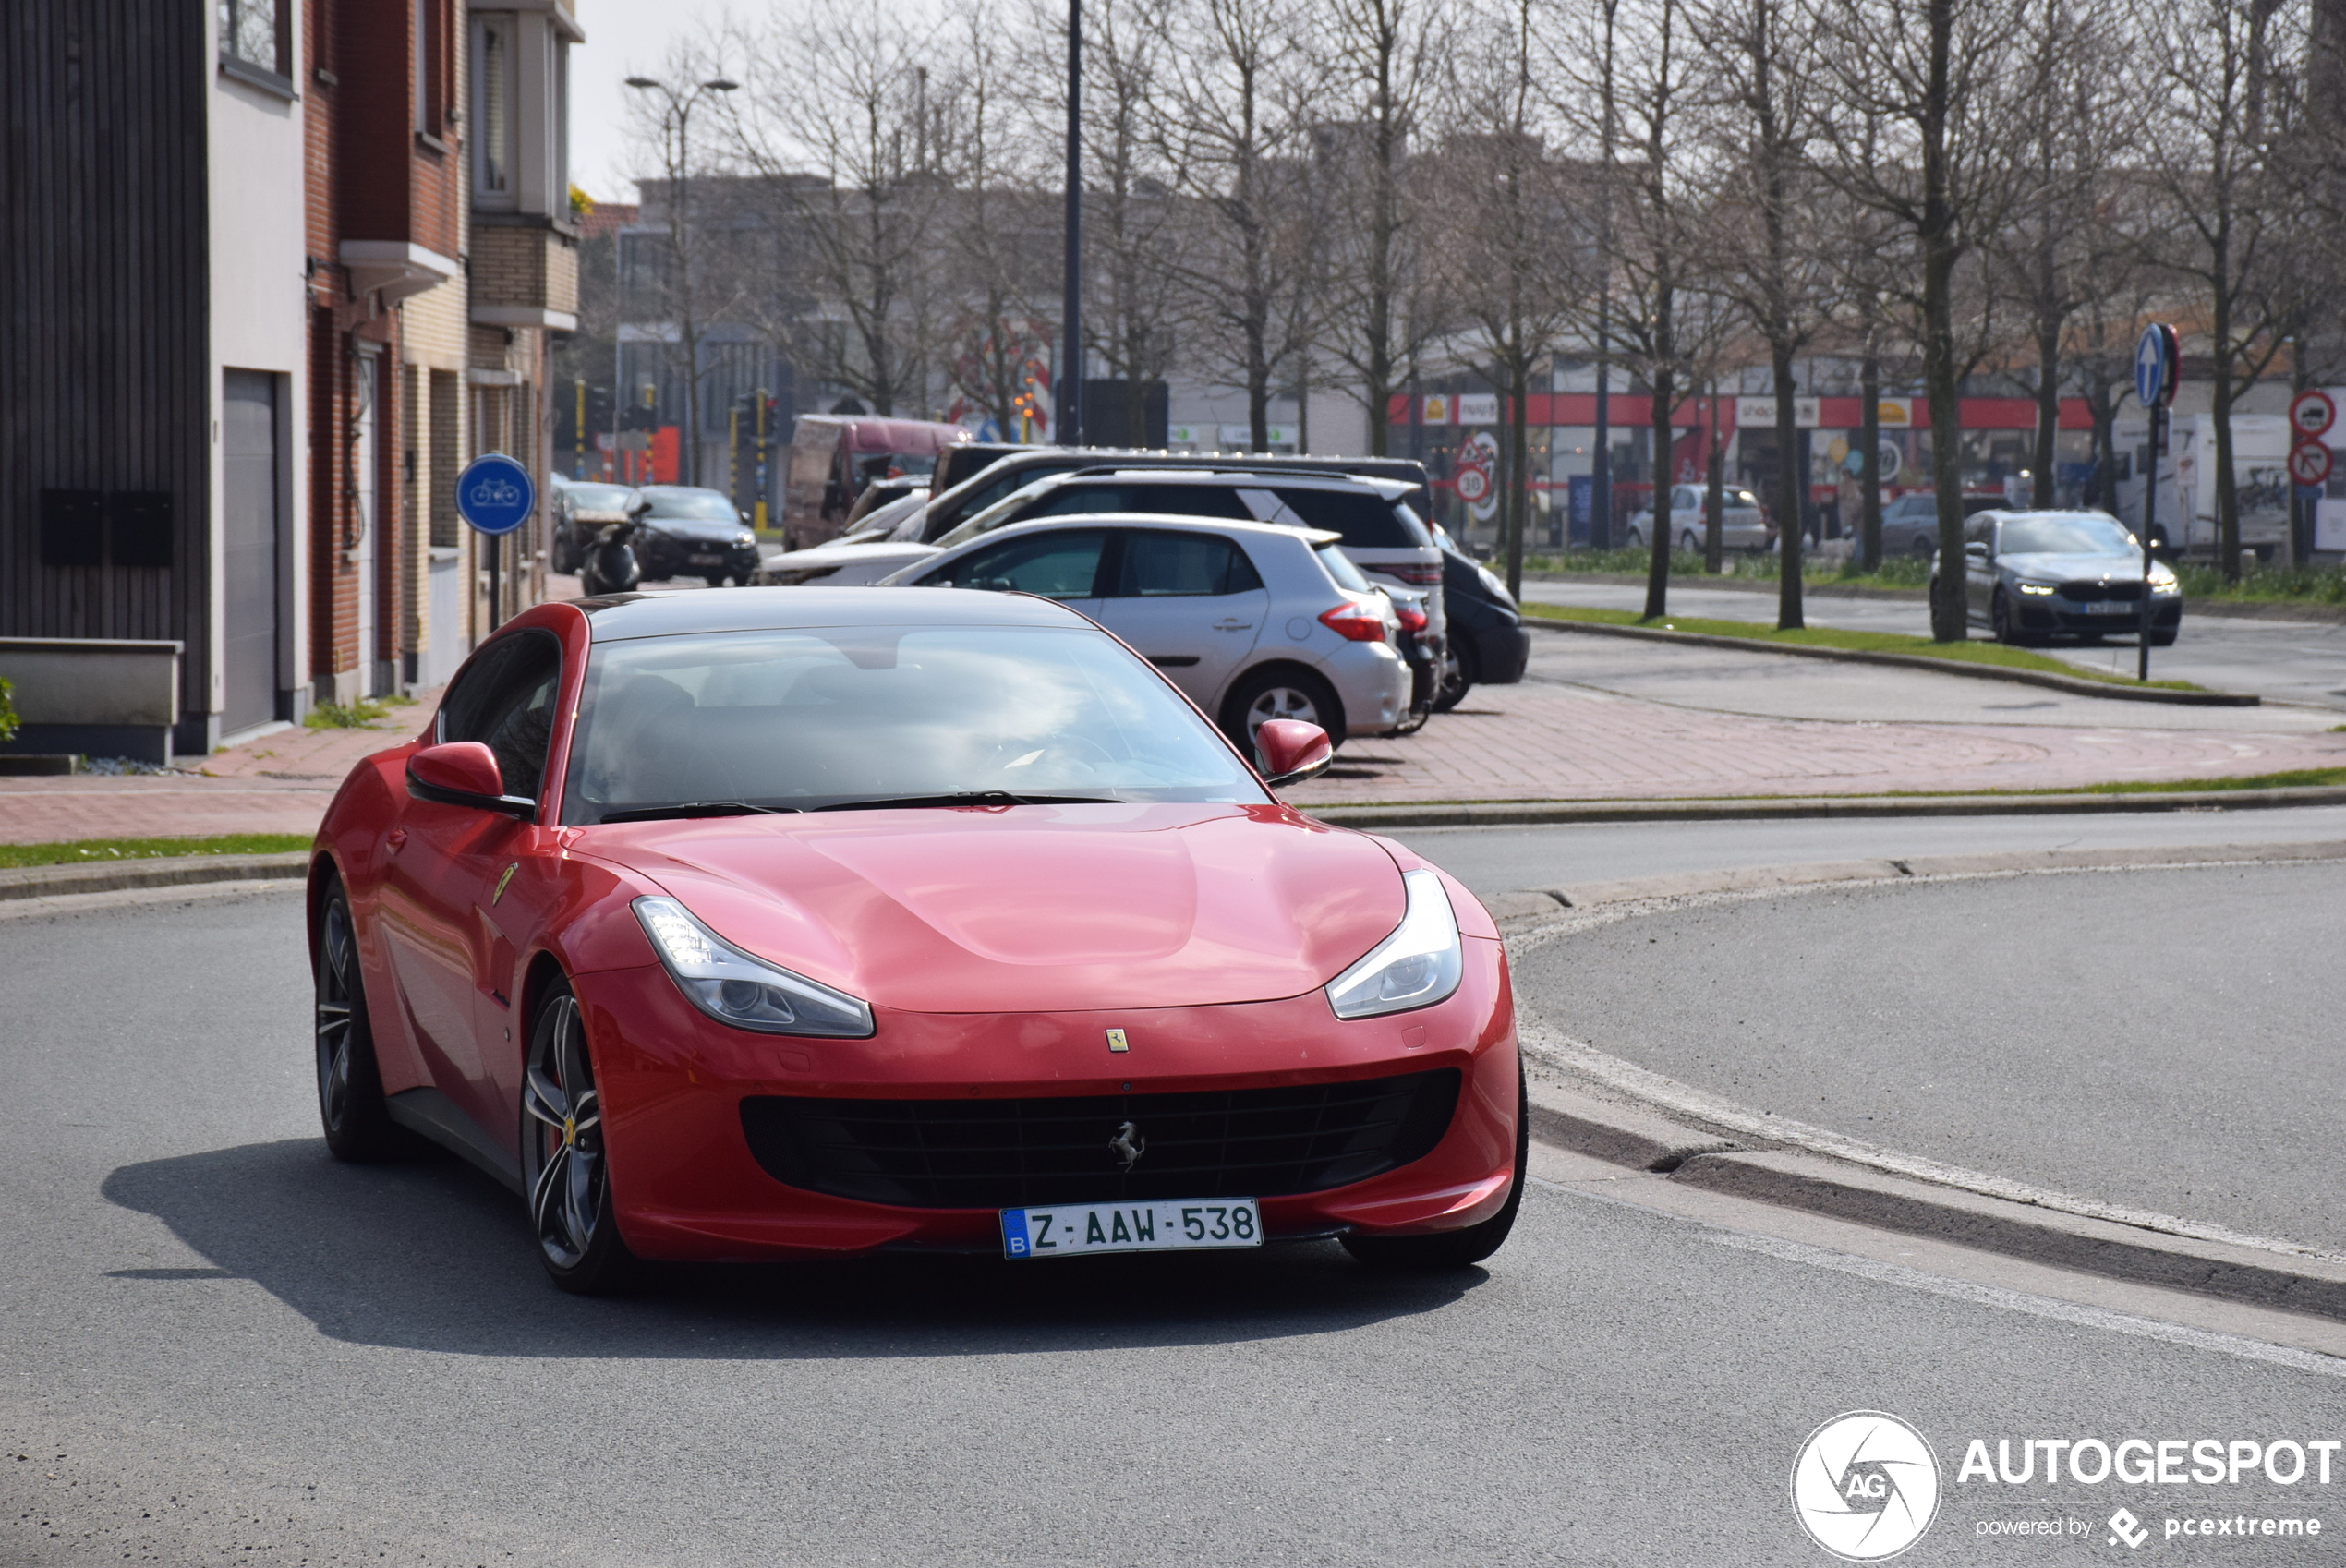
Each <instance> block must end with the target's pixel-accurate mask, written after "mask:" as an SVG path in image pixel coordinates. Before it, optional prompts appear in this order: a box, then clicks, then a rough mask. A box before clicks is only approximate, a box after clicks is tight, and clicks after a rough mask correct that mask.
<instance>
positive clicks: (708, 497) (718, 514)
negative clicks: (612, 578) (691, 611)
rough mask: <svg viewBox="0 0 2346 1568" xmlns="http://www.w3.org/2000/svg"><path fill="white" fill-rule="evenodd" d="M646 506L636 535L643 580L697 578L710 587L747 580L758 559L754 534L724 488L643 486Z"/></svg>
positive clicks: (660, 581) (663, 580)
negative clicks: (730, 581) (641, 523)
mask: <svg viewBox="0 0 2346 1568" xmlns="http://www.w3.org/2000/svg"><path fill="white" fill-rule="evenodd" d="M642 495H643V498H644V500H645V501H647V502H649V503H650V505H649V506H648V508H647V511H646V513H645V516H644V519H643V525H642V527H641V528H640V529H639V530H638V531H637V533H636V536H635V554H636V555H637V557H638V558H640V559H641V560H642V561H643V564H644V579H645V581H647V582H653V583H664V582H667V581H668V580H669V579H670V578H671V577H698V578H700V579H702V580H703V581H704V582H706V583H707V585H709V586H710V587H712V588H720V587H723V586H724V585H725V583H726V581H727V580H728V579H731V580H732V581H733V582H735V583H746V582H748V581H749V580H750V576H751V574H752V573H756V570H757V564H758V556H757V535H756V533H754V532H753V531H752V530H751V528H750V526H749V520H748V519H747V518H745V517H744V516H743V515H742V514H741V513H740V512H739V510H737V509H736V508H735V507H734V505H733V502H732V498H731V497H729V496H727V495H726V494H725V492H724V491H722V490H707V489H701V488H697V487H695V486H691V485H646V486H644V487H643V489H642Z"/></svg>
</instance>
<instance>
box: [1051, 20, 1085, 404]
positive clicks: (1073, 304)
mask: <svg viewBox="0 0 2346 1568" xmlns="http://www.w3.org/2000/svg"><path fill="white" fill-rule="evenodd" d="M1066 283H1067V294H1066V297H1065V299H1064V300H1063V301H1062V302H1061V306H1060V311H1061V314H1062V315H1063V316H1064V317H1065V318H1066V323H1067V326H1066V336H1067V346H1066V348H1065V349H1064V350H1062V351H1061V353H1060V356H1059V378H1058V416H1057V418H1056V419H1055V420H1054V424H1055V426H1056V427H1057V428H1056V429H1055V430H1054V431H1053V435H1054V436H1055V437H1056V438H1057V440H1058V444H1059V445H1061V446H1081V445H1082V444H1083V0H1067V277H1066Z"/></svg>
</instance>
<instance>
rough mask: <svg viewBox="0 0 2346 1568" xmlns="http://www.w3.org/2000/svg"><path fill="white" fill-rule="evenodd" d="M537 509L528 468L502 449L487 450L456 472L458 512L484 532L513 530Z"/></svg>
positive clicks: (508, 532) (536, 493)
mask: <svg viewBox="0 0 2346 1568" xmlns="http://www.w3.org/2000/svg"><path fill="white" fill-rule="evenodd" d="M537 509H538V487H537V486H536V485H535V484H534V483H532V482H531V480H530V477H529V470H528V469H526V468H525V467H523V466H522V465H521V464H519V463H517V462H515V461H514V459H512V458H510V457H507V456H506V455H505V454H504V453H503V452H484V453H482V454H481V455H480V456H478V457H476V458H474V459H473V460H472V461H471V462H470V463H467V464H465V471H464V472H463V473H461V474H459V475H457V476H456V514H457V515H458V516H460V517H462V518H463V519H464V520H465V521H466V523H468V524H470V525H472V526H473V527H474V528H475V529H477V530H478V531H479V532H481V533H484V534H510V533H512V532H513V531H514V529H516V528H518V527H520V526H521V525H523V524H524V523H526V522H527V521H528V520H529V514H530V513H532V512H534V511H536V510H537Z"/></svg>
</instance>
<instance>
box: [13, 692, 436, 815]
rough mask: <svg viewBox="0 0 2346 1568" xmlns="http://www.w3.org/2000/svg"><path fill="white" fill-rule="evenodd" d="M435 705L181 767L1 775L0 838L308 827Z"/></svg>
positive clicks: (429, 696)
mask: <svg viewBox="0 0 2346 1568" xmlns="http://www.w3.org/2000/svg"><path fill="white" fill-rule="evenodd" d="M439 705H440V690H439V688H437V687H434V688H433V689H432V690H430V691H429V692H424V693H421V694H418V695H417V699H416V701H415V702H414V703H413V704H408V705H403V706H397V707H394V708H393V709H392V710H391V712H390V714H389V715H387V716H386V717H384V718H381V719H378V720H376V721H375V722H374V723H373V724H370V725H369V726H367V727H366V728H364V729H359V730H307V729H303V728H301V727H300V726H297V725H296V727H294V728H293V729H290V730H279V731H277V732H276V733H275V734H273V735H264V736H262V737H260V739H259V740H257V741H251V742H247V743H245V744H244V745H241V746H238V747H236V748H235V749H234V750H232V751H224V752H215V753H213V754H212V755H210V756H208V757H188V758H186V759H184V760H183V761H182V762H181V764H180V766H181V768H182V769H183V770H185V771H181V772H175V773H169V774H158V775H145V776H139V777H135V778H93V777H90V776H87V775H75V776H73V777H69V778H0V843H5V844H42V843H51V842H55V841H57V840H70V839H75V838H166V837H173V836H177V835H187V836H190V837H204V838H209V837H211V836H212V835H215V834H223V833H299V834H308V833H314V832H316V831H317V828H318V820H319V818H320V817H321V816H323V815H324V814H325V811H326V802H328V801H330V800H332V799H333V793H334V790H335V789H336V788H337V787H339V786H340V785H341V783H342V781H343V778H344V776H345V775H346V774H347V773H349V771H350V770H351V768H352V767H353V766H356V765H357V762H358V760H359V759H360V758H361V757H364V756H366V755H367V754H369V753H371V752H379V751H381V750H383V749H384V748H385V747H387V746H395V745H398V744H399V743H400V742H404V741H405V740H406V739H408V737H410V736H412V735H414V734H415V733H416V732H417V730H421V729H422V728H423V726H424V722H425V720H427V719H428V718H430V717H431V714H432V711H433V710H434V709H435V708H437V707H438V706H439Z"/></svg>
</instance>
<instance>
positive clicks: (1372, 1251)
mask: <svg viewBox="0 0 2346 1568" xmlns="http://www.w3.org/2000/svg"><path fill="white" fill-rule="evenodd" d="M1515 1097H1516V1111H1515V1180H1514V1182H1513V1183H1512V1184H1510V1185H1509V1187H1508V1188H1507V1200H1506V1204H1505V1205H1504V1206H1503V1207H1502V1208H1501V1209H1500V1210H1499V1212H1497V1213H1495V1214H1493V1215H1492V1216H1491V1217H1490V1218H1489V1219H1487V1220H1484V1221H1483V1222H1481V1224H1471V1225H1469V1226H1467V1227H1466V1228H1465V1229H1464V1230H1445V1231H1437V1232H1435V1233H1434V1234H1433V1235H1432V1236H1360V1235H1358V1234H1351V1233H1348V1234H1347V1235H1345V1236H1342V1237H1340V1238H1339V1239H1340V1240H1342V1242H1343V1243H1344V1249H1345V1250H1346V1251H1347V1252H1349V1253H1351V1254H1352V1256H1353V1257H1354V1258H1355V1259H1357V1260H1360V1262H1362V1263H1365V1264H1367V1265H1368V1266H1369V1267H1370V1268H1373V1269H1394V1270H1402V1269H1409V1270H1421V1271H1425V1270H1436V1269H1464V1268H1470V1267H1472V1266H1473V1265H1474V1264H1476V1263H1480V1262H1481V1261H1482V1260H1484V1259H1486V1258H1488V1257H1490V1256H1491V1254H1493V1252H1496V1251H1497V1250H1498V1249H1499V1248H1502V1247H1504V1246H1506V1239H1507V1233H1508V1232H1510V1231H1512V1230H1514V1229H1515V1217H1516V1215H1517V1214H1518V1212H1520V1211H1521V1210H1522V1208H1523V1179H1524V1174H1525V1172H1526V1171H1527V1170H1528V1169H1529V1167H1530V1162H1531V1095H1530V1091H1529V1090H1528V1089H1527V1088H1526V1086H1525V1084H1524V1081H1523V1068H1522V1067H1521V1066H1519V1065H1518V1067H1517V1068H1516V1074H1515Z"/></svg>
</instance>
